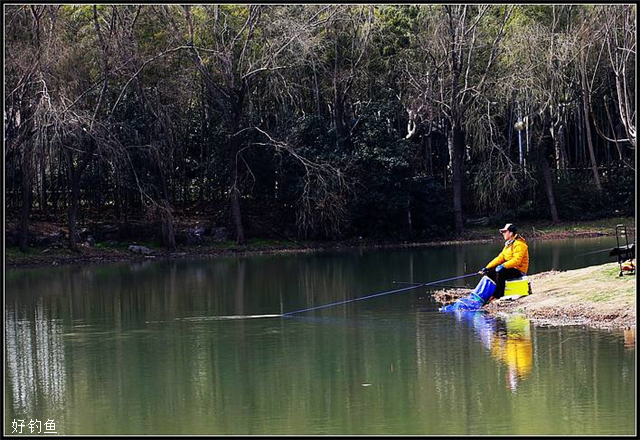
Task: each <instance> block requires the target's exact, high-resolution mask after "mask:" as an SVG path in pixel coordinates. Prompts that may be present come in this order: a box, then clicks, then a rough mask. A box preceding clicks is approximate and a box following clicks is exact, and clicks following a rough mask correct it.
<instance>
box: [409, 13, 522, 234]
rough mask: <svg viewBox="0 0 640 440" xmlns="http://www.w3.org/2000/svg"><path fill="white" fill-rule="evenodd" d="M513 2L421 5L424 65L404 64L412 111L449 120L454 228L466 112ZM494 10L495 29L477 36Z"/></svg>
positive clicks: (486, 79) (460, 222) (458, 219)
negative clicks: (411, 85)
mask: <svg viewBox="0 0 640 440" xmlns="http://www.w3.org/2000/svg"><path fill="white" fill-rule="evenodd" d="M512 10H513V7H512V6H506V7H496V6H487V5H481V6H478V7H475V6H470V5H444V6H425V7H424V10H423V19H424V23H423V26H422V27H423V29H424V31H423V33H422V34H421V35H419V36H418V39H417V44H418V47H417V49H418V51H419V53H423V54H426V55H423V56H422V64H423V65H424V66H426V71H424V70H422V69H421V67H420V65H419V64H418V65H416V64H414V65H413V66H410V67H408V69H409V70H412V71H411V72H408V76H409V78H410V80H411V82H413V83H414V84H415V85H414V87H415V88H416V89H417V90H418V93H417V94H416V98H417V102H418V104H417V105H416V104H414V105H413V106H414V107H415V110H414V112H415V113H416V114H417V113H418V112H422V118H423V119H424V120H429V121H432V123H436V124H437V123H438V122H439V121H438V117H439V116H444V118H445V120H446V123H447V139H448V148H449V163H450V169H451V176H452V180H451V182H452V188H453V212H454V224H455V231H456V233H457V234H460V233H461V232H462V231H463V229H464V218H463V206H462V193H463V188H464V163H465V157H466V148H467V147H466V146H467V132H466V126H465V121H466V118H467V111H468V110H469V109H470V107H471V106H472V105H473V104H474V102H475V101H476V100H477V99H478V98H479V97H480V96H483V95H484V94H485V93H486V91H487V87H488V86H489V83H490V82H491V81H490V75H491V73H492V71H493V68H494V67H495V65H496V61H497V57H498V55H499V53H500V50H501V40H502V38H503V36H504V34H505V25H506V23H507V21H508V19H509V17H510V15H511V13H512ZM492 12H497V14H499V20H498V23H497V26H496V27H495V32H494V33H493V34H492V35H491V36H489V37H488V36H487V35H481V32H480V27H481V26H480V25H481V23H484V22H486V21H487V20H488V19H489V17H490V16H491V15H492Z"/></svg>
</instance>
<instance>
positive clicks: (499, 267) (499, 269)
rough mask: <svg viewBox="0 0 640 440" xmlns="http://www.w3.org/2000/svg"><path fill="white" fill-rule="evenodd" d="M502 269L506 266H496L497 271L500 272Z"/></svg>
mask: <svg viewBox="0 0 640 440" xmlns="http://www.w3.org/2000/svg"><path fill="white" fill-rule="evenodd" d="M502 269H504V266H503V265H502V264H500V265H498V267H496V272H500V271H501V270H502Z"/></svg>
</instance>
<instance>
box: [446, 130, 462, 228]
mask: <svg viewBox="0 0 640 440" xmlns="http://www.w3.org/2000/svg"><path fill="white" fill-rule="evenodd" d="M448 144H449V156H450V161H451V172H452V180H451V185H452V186H453V216H454V225H455V231H456V235H458V236H459V235H460V234H461V233H462V231H463V230H464V222H463V216H462V190H463V174H462V172H463V171H462V170H463V166H464V132H463V131H462V130H461V129H460V126H459V125H458V124H453V125H452V127H451V131H450V132H449V139H448Z"/></svg>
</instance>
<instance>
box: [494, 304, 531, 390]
mask: <svg viewBox="0 0 640 440" xmlns="http://www.w3.org/2000/svg"><path fill="white" fill-rule="evenodd" d="M506 324H507V331H506V335H505V337H502V338H500V337H498V338H494V339H493V341H492V344H491V353H492V355H493V356H494V357H495V358H496V359H499V360H500V361H502V362H504V363H505V364H506V365H507V368H508V372H507V373H508V376H509V379H510V380H512V381H513V380H516V379H524V378H525V377H527V376H528V375H529V373H531V368H532V365H533V344H532V343H531V331H530V327H529V324H530V323H529V319H527V318H524V317H520V316H516V317H512V318H510V319H509V320H507V323H506ZM511 385H512V386H513V384H511Z"/></svg>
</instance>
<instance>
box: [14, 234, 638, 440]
mask: <svg viewBox="0 0 640 440" xmlns="http://www.w3.org/2000/svg"><path fill="white" fill-rule="evenodd" d="M614 245H615V238H614V239H611V238H597V239H581V240H560V241H545V242H532V243H531V247H530V251H531V258H532V264H531V270H530V272H531V273H536V272H540V271H546V270H549V269H552V268H553V269H559V270H567V269H572V268H578V267H583V266H588V265H591V264H600V263H605V262H611V261H615V260H613V259H612V258H610V257H608V254H607V253H606V252H604V253H593V254H589V255H581V254H584V253H587V252H592V251H595V250H599V249H606V248H609V247H611V246H614ZM501 247H502V246H501V243H499V242H496V243H492V244H482V245H466V246H437V247H427V248H420V249H410V250H392V251H391V250H383V251H380V250H379V251H366V252H364V251H363V252H360V251H359V252H347V253H317V254H299V255H286V256H260V257H250V258H222V259H215V260H192V261H165V262H162V261H158V262H155V261H149V262H144V263H137V264H129V265H109V266H86V267H62V268H52V269H48V268H47V269H29V270H10V271H8V272H7V274H6V275H7V276H6V295H5V347H6V351H5V434H12V422H13V421H16V420H25V422H24V423H25V427H24V428H22V431H23V433H25V432H28V430H29V428H28V427H27V426H26V424H27V423H28V422H29V421H30V420H40V421H41V422H42V425H43V426H42V431H43V432H44V422H45V421H47V420H52V421H54V422H55V428H56V431H57V432H58V433H59V434H67V435H71V434H77V435H79V434H89V435H91V434H272V435H277V434H389V435H391V434H587V435H589V434H634V433H635V432H636V431H635V410H636V408H635V401H636V395H635V377H636V364H635V357H636V352H635V332H622V331H620V332H604V331H596V330H590V329H586V328H583V327H564V328H544V327H533V326H532V325H530V323H529V322H528V321H527V320H526V319H523V318H518V317H515V318H511V319H508V320H506V319H492V318H490V317H488V316H486V315H485V314H483V313H481V312H476V313H466V314H458V315H453V314H441V313H439V312H438V311H437V304H434V303H433V302H432V301H431V299H430V297H429V291H428V290H424V289H421V290H416V291H410V292H405V293H401V294H396V295H389V296H382V297H378V298H373V299H370V300H367V301H360V302H355V303H351V304H347V305H340V306H336V307H331V308H326V309H321V310H316V311H312V312H307V313H303V314H299V315H293V316H291V317H286V318H282V317H276V318H252V319H237V317H238V316H245V315H261V314H279V313H282V312H287V311H292V310H299V309H303V308H306V307H313V306H316V305H321V304H328V303H332V302H336V301H343V300H346V299H350V298H356V297H360V296H364V295H367V294H371V293H375V292H381V291H385V290H390V289H393V288H397V286H396V285H393V284H391V281H393V280H398V281H420V282H428V281H433V280H437V279H442V278H448V277H454V276H457V275H461V274H465V273H470V272H474V271H476V270H478V269H479V268H481V267H483V266H484V264H485V263H486V262H487V261H489V260H490V259H491V258H493V256H495V254H497V253H498V252H499V250H500V248H501ZM466 280H467V281H465V280H462V281H460V283H458V284H459V285H463V284H464V283H468V284H475V283H476V282H477V281H478V280H477V279H475V278H467V279H466ZM534 293H535V285H534ZM234 318H236V319H234Z"/></svg>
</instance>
